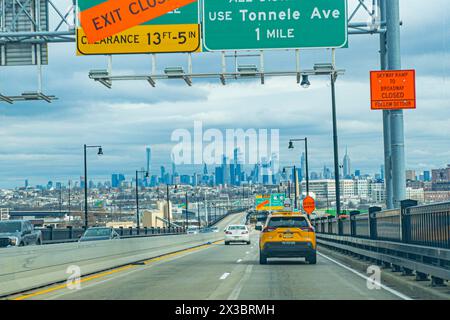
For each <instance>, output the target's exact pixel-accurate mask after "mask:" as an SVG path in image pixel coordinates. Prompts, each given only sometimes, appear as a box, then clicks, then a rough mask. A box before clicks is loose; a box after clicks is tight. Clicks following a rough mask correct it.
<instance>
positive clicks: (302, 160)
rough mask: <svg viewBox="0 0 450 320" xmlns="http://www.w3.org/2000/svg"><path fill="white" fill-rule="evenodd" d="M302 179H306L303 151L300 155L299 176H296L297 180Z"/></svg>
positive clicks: (300, 180)
mask: <svg viewBox="0 0 450 320" xmlns="http://www.w3.org/2000/svg"><path fill="white" fill-rule="evenodd" d="M303 180H306V157H305V153H304V152H302V155H301V157H300V176H299V177H298V182H302V181H303Z"/></svg>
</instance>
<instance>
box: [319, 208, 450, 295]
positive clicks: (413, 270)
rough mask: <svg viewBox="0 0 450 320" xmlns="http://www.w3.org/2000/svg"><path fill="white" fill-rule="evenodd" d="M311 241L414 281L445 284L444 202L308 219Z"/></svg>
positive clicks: (447, 226)
mask: <svg viewBox="0 0 450 320" xmlns="http://www.w3.org/2000/svg"><path fill="white" fill-rule="evenodd" d="M312 223H313V225H314V226H315V229H316V233H317V242H318V243H319V244H320V245H321V246H323V247H325V248H331V249H333V250H337V251H339V252H341V253H344V254H346V253H351V254H352V255H353V256H356V257H359V258H362V259H364V261H371V262H370V263H374V264H378V265H380V266H384V267H386V268H388V267H391V268H392V271H394V272H399V271H401V272H402V273H403V274H404V275H415V277H416V280H419V281H424V280H430V279H429V277H431V285H432V286H443V285H445V281H449V280H450V202H446V203H439V204H432V205H423V206H418V205H417V201H413V200H405V201H402V202H401V208H400V209H398V210H385V211H382V210H381V208H379V207H371V208H369V213H368V214H359V212H358V211H353V212H351V213H350V216H349V217H346V218H341V219H339V220H337V219H336V218H335V217H321V218H317V219H313V220H312Z"/></svg>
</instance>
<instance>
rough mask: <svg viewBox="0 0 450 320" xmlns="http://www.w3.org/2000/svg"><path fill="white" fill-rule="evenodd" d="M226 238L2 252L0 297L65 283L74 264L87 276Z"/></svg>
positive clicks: (182, 237) (118, 242)
mask: <svg viewBox="0 0 450 320" xmlns="http://www.w3.org/2000/svg"><path fill="white" fill-rule="evenodd" d="M221 239H223V233H222V232H218V233H206V234H195V235H174V236H163V237H149V238H131V239H120V240H109V241H94V242H80V243H78V242H76V243H61V244H50V245H45V246H30V247H18V248H6V249H3V250H0V296H2V295H8V294H12V293H17V292H20V291H24V290H29V289H32V288H36V287H39V286H43V285H48V284H51V283H55V282H60V281H65V280H66V279H67V278H68V276H69V274H67V273H66V270H67V268H68V267H69V266H71V265H76V266H79V267H80V268H81V272H82V274H83V275H85V274H89V273H93V272H98V271H101V270H105V269H109V268H113V267H117V266H120V265H124V264H127V263H131V262H136V261H139V260H144V259H148V258H152V257H155V256H159V255H163V254H167V253H170V252H175V251H178V250H183V249H187V248H191V247H194V246H198V245H202V244H205V243H207V242H213V241H218V240H221Z"/></svg>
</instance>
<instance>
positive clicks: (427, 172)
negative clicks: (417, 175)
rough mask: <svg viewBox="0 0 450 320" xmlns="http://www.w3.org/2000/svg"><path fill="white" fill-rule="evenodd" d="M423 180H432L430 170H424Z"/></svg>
mask: <svg viewBox="0 0 450 320" xmlns="http://www.w3.org/2000/svg"><path fill="white" fill-rule="evenodd" d="M423 181H426V182H428V181H431V175H430V171H424V172H423Z"/></svg>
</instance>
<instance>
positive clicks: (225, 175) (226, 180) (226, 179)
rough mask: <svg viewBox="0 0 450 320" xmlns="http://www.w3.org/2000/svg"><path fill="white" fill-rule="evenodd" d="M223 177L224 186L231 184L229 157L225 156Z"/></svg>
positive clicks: (223, 157)
mask: <svg viewBox="0 0 450 320" xmlns="http://www.w3.org/2000/svg"><path fill="white" fill-rule="evenodd" d="M222 175H223V184H230V172H229V171H228V170H227V157H226V156H225V155H223V156H222Z"/></svg>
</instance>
